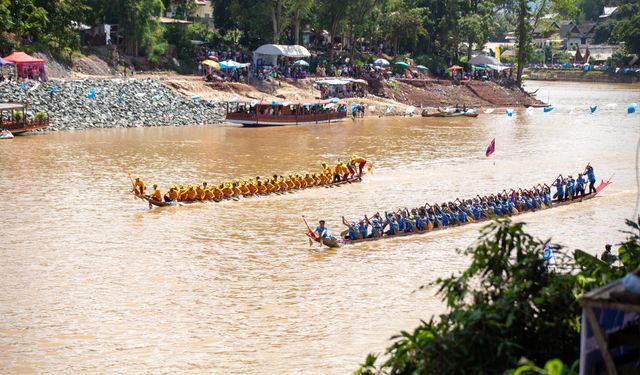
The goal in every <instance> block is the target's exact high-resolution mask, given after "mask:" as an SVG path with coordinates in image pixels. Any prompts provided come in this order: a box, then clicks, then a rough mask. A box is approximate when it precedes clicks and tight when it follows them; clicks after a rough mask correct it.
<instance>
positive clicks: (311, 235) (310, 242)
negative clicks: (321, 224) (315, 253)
mask: <svg viewBox="0 0 640 375" xmlns="http://www.w3.org/2000/svg"><path fill="white" fill-rule="evenodd" d="M302 221H304V225H306V226H307V230H308V233H307V236H308V237H309V246H311V245H313V241H312V240H311V239H312V238H313V239H314V240H315V239H316V234H315V233H313V231H312V230H311V227H310V226H309V223H307V219H305V218H304V215H302Z"/></svg>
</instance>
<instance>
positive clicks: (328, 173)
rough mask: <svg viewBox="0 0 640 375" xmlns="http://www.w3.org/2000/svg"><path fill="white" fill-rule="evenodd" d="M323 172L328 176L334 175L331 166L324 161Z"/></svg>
mask: <svg viewBox="0 0 640 375" xmlns="http://www.w3.org/2000/svg"><path fill="white" fill-rule="evenodd" d="M322 174H323V175H326V176H332V175H333V171H332V170H331V167H330V166H328V165H327V163H325V162H322Z"/></svg>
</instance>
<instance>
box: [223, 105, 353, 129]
mask: <svg viewBox="0 0 640 375" xmlns="http://www.w3.org/2000/svg"><path fill="white" fill-rule="evenodd" d="M346 118H347V109H346V104H345V103H344V102H343V101H339V100H332V99H329V100H315V99H314V100H297V101H283V102H277V101H271V102H265V101H261V102H256V101H253V102H238V101H234V102H227V103H226V121H227V122H231V123H235V124H242V125H243V126H247V127H263V126H285V125H307V124H323V123H327V124H328V123H333V122H338V121H343V120H345V119H346Z"/></svg>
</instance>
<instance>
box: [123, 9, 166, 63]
mask: <svg viewBox="0 0 640 375" xmlns="http://www.w3.org/2000/svg"><path fill="white" fill-rule="evenodd" d="M121 1H122V2H121V3H120V9H119V11H120V13H119V18H120V25H121V27H122V28H123V31H124V32H123V33H122V34H123V35H124V37H125V43H126V45H127V50H128V52H129V53H132V54H133V55H135V56H139V55H140V54H141V53H144V54H146V55H147V57H148V59H149V60H150V61H154V60H156V59H157V58H158V56H159V55H161V54H162V53H163V52H164V50H165V49H166V46H167V45H166V43H165V42H164V40H163V39H162V30H161V29H160V21H159V17H160V16H161V15H162V12H163V10H164V5H163V4H162V1H161V0H121Z"/></svg>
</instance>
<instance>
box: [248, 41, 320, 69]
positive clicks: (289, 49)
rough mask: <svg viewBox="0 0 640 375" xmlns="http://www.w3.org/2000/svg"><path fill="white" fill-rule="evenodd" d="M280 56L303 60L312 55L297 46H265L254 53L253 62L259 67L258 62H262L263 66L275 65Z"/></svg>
mask: <svg viewBox="0 0 640 375" xmlns="http://www.w3.org/2000/svg"><path fill="white" fill-rule="evenodd" d="M278 56H284V57H292V58H295V59H302V58H307V57H311V53H309V50H307V49H306V48H304V47H303V46H300V45H297V44H294V45H281V44H264V45H262V46H260V47H258V49H256V50H255V51H253V62H254V64H255V65H258V60H261V61H262V65H275V63H276V61H277V59H278Z"/></svg>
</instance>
